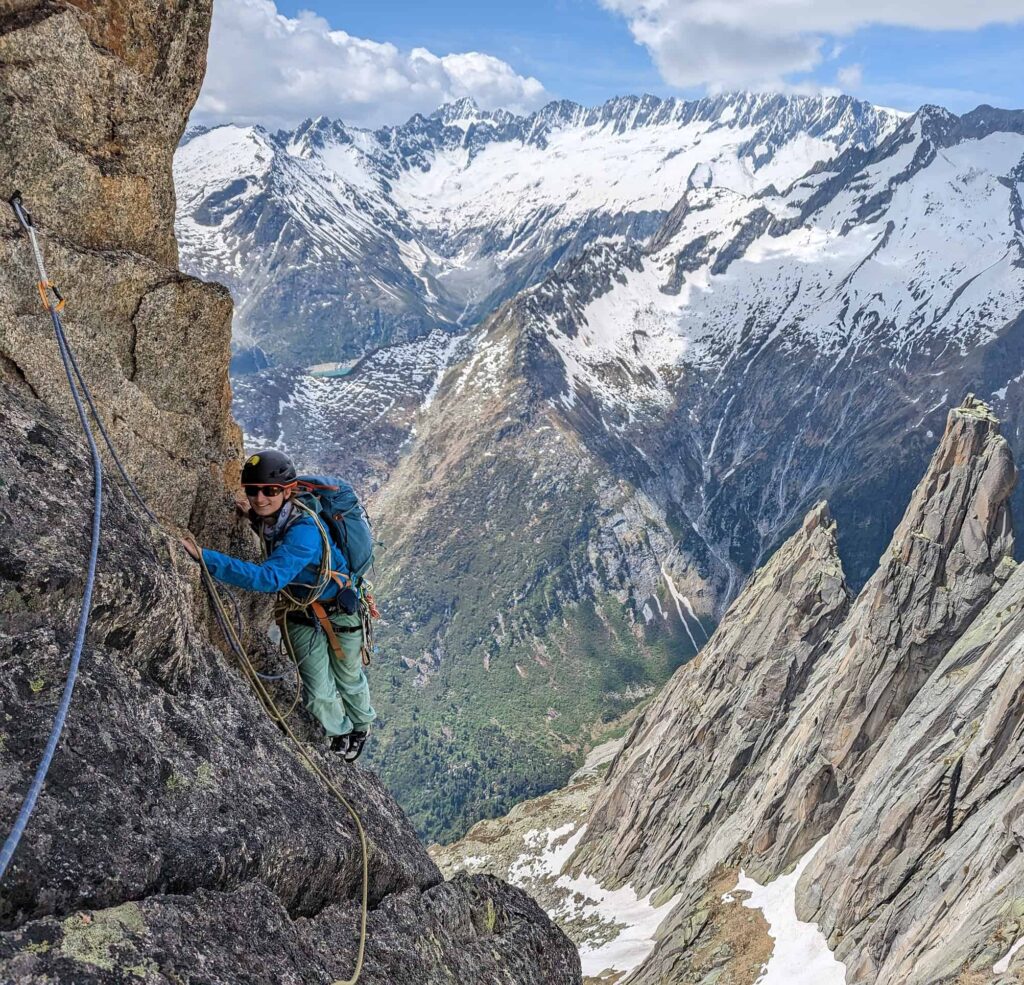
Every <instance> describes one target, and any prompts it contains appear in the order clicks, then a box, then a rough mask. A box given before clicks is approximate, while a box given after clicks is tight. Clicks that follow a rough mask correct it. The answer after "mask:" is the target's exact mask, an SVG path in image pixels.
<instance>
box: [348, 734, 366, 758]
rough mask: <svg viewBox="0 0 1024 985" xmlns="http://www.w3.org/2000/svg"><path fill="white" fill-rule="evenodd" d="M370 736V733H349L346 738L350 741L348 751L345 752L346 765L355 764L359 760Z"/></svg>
mask: <svg viewBox="0 0 1024 985" xmlns="http://www.w3.org/2000/svg"><path fill="white" fill-rule="evenodd" d="M368 735H369V733H368V732H356V731H352V732H349V734H348V735H347V736H346V738H347V739H348V749H346V750H345V762H346V763H354V762H355V761H356V760H357V759H358V758H359V754H360V753H361V752H362V751H363V746H364V745H366V737H367V736H368Z"/></svg>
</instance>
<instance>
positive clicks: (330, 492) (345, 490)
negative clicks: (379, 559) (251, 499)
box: [296, 475, 373, 587]
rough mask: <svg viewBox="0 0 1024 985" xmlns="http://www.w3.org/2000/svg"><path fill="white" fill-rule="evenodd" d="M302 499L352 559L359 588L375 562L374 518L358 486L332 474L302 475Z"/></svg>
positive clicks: (350, 565) (299, 488)
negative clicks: (357, 488) (360, 500)
mask: <svg viewBox="0 0 1024 985" xmlns="http://www.w3.org/2000/svg"><path fill="white" fill-rule="evenodd" d="M296 492H297V494H298V498H299V499H300V500H301V501H302V503H303V505H304V506H308V507H309V508H310V509H311V510H313V511H314V512H316V513H317V515H318V516H319V517H320V519H321V520H322V521H323V524H324V526H325V527H326V528H327V533H328V534H329V535H330V538H331V540H332V541H334V545H335V546H336V547H337V548H338V549H339V550H340V551H341V553H342V554H344V555H345V560H346V561H348V570H349V574H350V575H351V577H352V583H353V584H354V585H355V586H356V587H358V586H359V583H360V582H361V581H362V579H363V577H364V576H365V574H366V572H367V571H369V570H370V567H371V566H372V565H373V531H372V530H371V529H370V518H369V517H368V516H367V515H366V510H365V509H363V504H362V503H360V502H359V497H358V496H357V495H356V491H355V489H353V488H352V486H351V485H350V484H349V483H347V482H346V481H345V480H344V479H339V478H336V477H335V476H331V475H300V476H299V477H298V489H297V490H296Z"/></svg>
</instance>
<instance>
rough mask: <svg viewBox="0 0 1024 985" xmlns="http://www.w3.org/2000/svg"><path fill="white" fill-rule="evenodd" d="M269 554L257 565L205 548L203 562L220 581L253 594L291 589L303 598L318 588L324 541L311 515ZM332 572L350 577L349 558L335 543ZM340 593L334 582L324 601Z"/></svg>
mask: <svg viewBox="0 0 1024 985" xmlns="http://www.w3.org/2000/svg"><path fill="white" fill-rule="evenodd" d="M268 551H269V556H268V557H267V559H266V560H265V561H263V562H261V563H259V564H254V563H253V562H252V561H243V560H242V559H241V558H237V557H232V556H231V555H230V554H221V553H220V551H212V550H210V549H209V548H204V549H203V560H204V561H205V562H206V567H207V568H208V569H209V571H210V574H211V575H213V577H214V578H216V579H217V580H218V581H222V582H224V583H225V584H228V585H234V586H235V587H236V588H245V589H248V590H249V591H250V592H280V591H281V590H282V589H284V588H288V589H289V590H291V591H292V592H293V593H294V594H295V595H296V596H297V597H298V598H300V599H301V598H303V597H304V596H305V595H306V594H308V592H309V590H310V589H311V588H312V587H313V586H314V585H316V579H317V575H318V574H319V571H320V557H321V552H322V551H323V539H322V538H321V536H320V531H319V530H318V529H317V525H316V521H314V520H313V518H312V517H311V516H306V515H301V516H299V517H297V518H296V519H294V520H292V521H291V522H290V523H289V524H288V526H287V527H285V530H284V533H283V534H282V535H281V536H280V538H279V539H278V540H276V541H272V542H270V543H269V544H268ZM331 570H332V571H336V572H337V573H338V574H342V575H347V574H348V562H347V561H346V560H345V555H344V554H342V553H341V551H340V550H339V549H338V548H337V547H336V546H335V545H334V544H333V543H332V544H331ZM337 594H338V585H337V582H334V581H331V582H330V584H329V585H328V586H327V588H326V589H325V590H324V593H323V595H321V596H320V599H321V601H327V600H328V599H333V598H334V596H335V595H337Z"/></svg>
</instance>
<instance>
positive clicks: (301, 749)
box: [198, 551, 370, 985]
mask: <svg viewBox="0 0 1024 985" xmlns="http://www.w3.org/2000/svg"><path fill="white" fill-rule="evenodd" d="M198 553H199V567H200V570H201V572H202V576H203V584H204V586H205V587H206V591H207V593H208V594H209V596H210V601H211V603H212V604H213V606H214V609H215V611H216V613H217V615H218V617H219V618H218V621H219V622H220V624H221V629H222V630H223V631H224V633H225V635H226V636H227V637H228V643H229V645H230V646H231V649H232V650H234V652H235V654H236V655H237V656H238V658H239V660H240V661H241V663H242V669H243V671H244V672H245V676H246V677H247V678H248V679H249V683H250V684H251V685H252V687H253V690H255V691H256V694H257V696H258V697H259V699H260V702H261V703H262V704H263V706H264V707H265V708H266V709H267V711H268V713H269V714H270V715H271V717H272V718H273V719H274V721H276V722H279V723H280V725H281V727H282V728H283V729H284V731H285V734H286V735H287V736H288V738H289V739H291V740H292V742H293V743H294V745H295V748H296V750H297V751H298V753H299V755H300V756H301V757H302V758H303V760H305V762H306V765H307V766H308V767H309V768H310V770H312V771H313V773H314V774H315V775H316V776H317V777H318V778H319V780H320V782H321V783H323V785H324V786H325V787H326V788H327V789H328V790H329V791H330V792H331V793H332V794H333V795H334V796H335V797H336V798H337V800H338V801H339V802H340V803H341V804H342V806H343V807H344V808H345V810H347V811H348V813H349V815H350V816H351V818H352V820H353V822H354V823H355V826H356V831H357V832H358V834H359V845H360V848H361V850H362V854H363V891H362V903H361V913H360V918H359V949H358V951H357V953H356V967H355V971H354V972H353V974H352V977H351V978H346V979H340V980H338V981H336V982H334V983H333V985H356V982H358V981H359V976H360V974H362V970H363V956H364V954H365V952H366V918H367V910H368V898H369V889H370V862H369V849H368V846H367V842H366V831H365V830H364V829H363V823H362V821H361V820H360V819H359V815H358V813H356V809H355V808H354V807H353V806H352V805H351V804H350V803H349V802H348V800H346V799H345V796H344V794H342V792H341V791H340V790H339V789H338V788H337V787H336V786H335V784H334V782H333V781H332V780H331V778H330V777H329V776H328V775H327V774H326V773H325V772H324V771H323V770H322V769H321V768H320V766H319V765H318V764H317V763H316V762H315V761H314V760H313V758H312V757H311V756H310V755H309V753H308V752H307V751H306V747H305V746H304V745H303V744H302V742H301V741H300V740H299V738H298V737H297V736H296V735H295V733H294V732H293V731H292V729H291V726H290V725H289V724H288V716H289V715H290V714H291V709H289V712H288V714H286V715H283V714H282V713H281V711H280V709H279V708H278V707H277V704H276V703H275V701H274V699H273V697H272V696H271V695H270V694H269V693H268V691H267V689H266V688H265V687H264V686H263V682H262V681H261V680H260V678H259V674H257V672H256V668H255V667H253V665H252V661H251V660H250V659H249V655H248V653H246V651H245V647H243V646H242V641H241V640H240V639H239V638H238V634H237V633H236V632H235V629H234V626H232V624H231V620H230V619H229V618H228V613H227V610H226V609H225V608H224V600H223V599H222V598H221V595H220V592H219V591H218V590H217V585H216V583H215V582H214V580H213V576H212V575H211V574H210V572H209V570H208V569H207V567H206V562H205V561H204V560H203V552H202V551H199V552H198ZM329 556H330V555H328V557H329ZM289 642H290V641H289ZM294 707H295V705H294V704H293V705H292V708H294Z"/></svg>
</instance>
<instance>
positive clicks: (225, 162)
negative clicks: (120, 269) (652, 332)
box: [175, 93, 899, 366]
mask: <svg viewBox="0 0 1024 985" xmlns="http://www.w3.org/2000/svg"><path fill="white" fill-rule="evenodd" d="M898 122H899V116H898V115H897V114H895V113H893V112H891V111H883V110H878V109H876V108H875V107H873V106H871V105H869V104H866V103H862V102H857V101H856V100H853V99H851V98H849V97H846V96H837V97H825V98H819V97H813V98H812V97H784V96H772V95H763V94H761V95H751V94H746V93H740V94H735V95H729V96H720V97H715V98H709V99H702V100H699V101H691V102H684V101H679V100H674V99H669V100H661V99H657V98H655V97H652V96H645V97H643V98H637V97H627V98H621V99H615V100H612V101H610V102H608V103H606V104H604V105H603V106H601V107H597V108H594V109H587V108H584V107H582V106H578V105H576V104H575V103H569V102H557V103H551V104H549V105H548V106H546V107H545V108H544V109H542V110H540V111H538V112H537V113H534V114H532V115H531V116H528V117H520V116H514V115H512V114H511V113H508V112H506V111H502V110H499V111H496V112H484V111H481V110H479V109H477V107H476V106H475V105H474V104H473V102H472V101H471V100H468V99H466V100H462V101H460V102H458V103H455V104H451V105H447V106H444V107H442V108H441V109H439V110H438V111H437V112H436V113H434V114H432V115H431V116H430V117H423V116H419V115H417V116H415V117H413V118H412V119H411V120H410V121H409V122H408V123H406V124H403V125H402V126H399V127H389V128H384V129H381V130H377V131H373V132H371V131H367V130H360V129H356V128H352V127H348V126H346V125H345V124H344V123H342V122H340V121H332V120H329V119H326V118H320V119H318V120H315V121H312V120H310V121H307V122H306V123H304V124H302V125H301V126H300V127H298V128H297V129H296V130H294V131H292V132H279V133H274V134H271V133H268V132H267V131H265V130H263V129H261V128H259V127H237V126H223V127H219V128H216V129H213V130H207V129H203V128H197V129H195V130H193V131H190V133H189V134H187V135H186V138H185V140H184V141H183V144H182V146H181V148H180V149H179V151H178V154H177V157H176V160H175V181H176V186H177V193H178V221H177V231H178V238H179V242H180V244H181V248H182V256H183V260H184V262H185V264H186V266H187V268H188V269H190V270H191V271H192V272H194V273H197V274H198V275H200V276H204V277H210V278H216V279H218V280H222V281H224V282H225V283H227V284H228V286H229V287H230V288H231V290H232V294H233V295H234V297H235V300H236V304H237V310H236V323H235V335H236V342H237V343H240V344H243V345H244V344H246V343H248V344H251V345H254V346H259V347H260V348H261V349H262V350H263V351H264V353H265V354H267V355H269V358H270V360H271V361H272V362H273V363H275V364H278V365H291V366H298V365H306V364H309V363H316V362H322V361H324V360H333V359H343V358H346V357H354V356H358V355H360V354H363V353H364V352H366V351H368V350H370V349H372V348H374V347H377V346H379V345H382V344H387V343H390V342H394V341H406V340H409V339H411V338H415V337H417V336H419V335H424V334H427V333H428V332H429V331H430V330H431V329H432V328H434V327H435V326H440V327H442V328H446V329H453V328H456V327H457V326H469V325H472V324H474V323H475V322H476V321H479V319H480V318H482V317H483V316H485V315H486V314H488V313H489V312H490V311H492V310H493V309H494V307H495V306H496V305H497V304H498V303H499V302H500V301H502V300H504V299H505V298H508V297H510V296H512V295H513V294H515V293H516V292H517V291H519V290H520V289H522V288H523V287H525V286H528V285H530V284H533V283H536V282H537V281H538V280H539V279H540V278H541V277H542V276H543V275H544V274H545V273H546V272H547V271H548V270H550V269H551V268H552V267H553V266H554V264H555V263H556V262H557V261H558V260H559V259H560V258H562V257H563V256H566V255H571V254H573V253H576V252H578V251H579V250H580V248H581V247H582V246H583V245H585V244H586V243H588V242H591V241H592V240H594V239H595V238H597V237H602V236H603V237H614V238H616V239H627V240H644V239H646V238H647V237H649V236H650V235H651V234H652V233H653V232H654V231H655V230H656V229H657V228H658V227H659V226H660V224H661V221H662V220H663V218H664V216H665V215H666V213H667V212H668V210H669V209H670V208H671V207H672V206H673V205H674V204H675V202H676V201H677V200H678V198H679V196H680V195H681V194H682V193H683V191H684V190H685V189H686V188H687V187H690V186H694V185H698V186H714V187H717V188H722V189H729V190H731V191H733V192H734V193H735V194H736V195H739V196H741V197H745V196H750V195H752V194H755V193H757V192H760V191H762V190H765V189H768V188H771V187H773V186H778V187H782V186H785V185H788V184H789V183H790V182H791V181H793V180H794V179H795V178H797V177H799V176H800V175H802V174H804V173H806V172H807V171H808V169H810V168H811V167H813V166H814V165H815V163H816V162H820V161H825V160H828V159H830V158H832V157H834V156H835V155H836V154H837V153H838V152H840V151H843V150H846V149H848V148H853V147H858V148H867V147H872V146H874V145H875V144H876V143H877V142H878V141H879V140H880V139H882V138H883V137H885V136H886V135H887V134H889V133H891V132H892V131H893V130H894V129H895V128H896V126H897V125H898Z"/></svg>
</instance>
